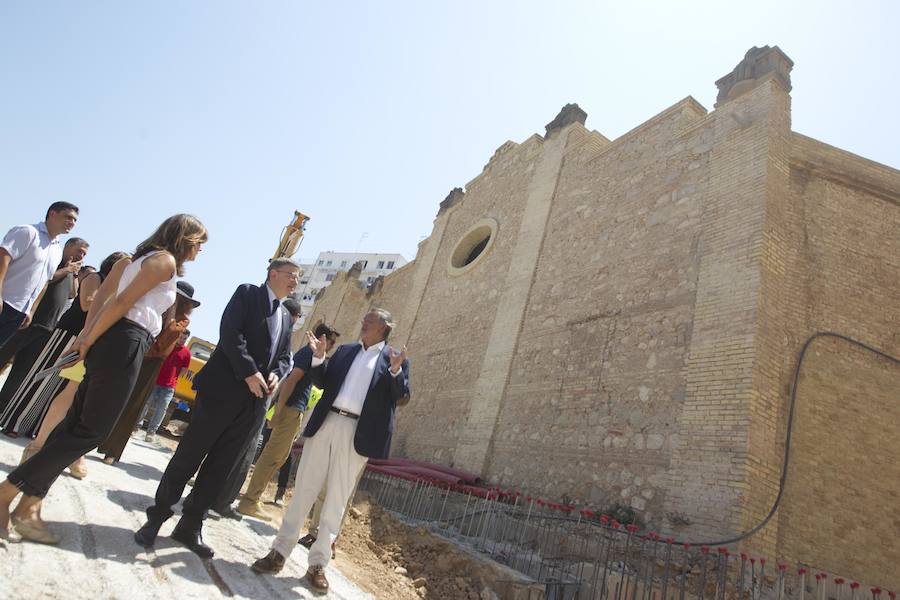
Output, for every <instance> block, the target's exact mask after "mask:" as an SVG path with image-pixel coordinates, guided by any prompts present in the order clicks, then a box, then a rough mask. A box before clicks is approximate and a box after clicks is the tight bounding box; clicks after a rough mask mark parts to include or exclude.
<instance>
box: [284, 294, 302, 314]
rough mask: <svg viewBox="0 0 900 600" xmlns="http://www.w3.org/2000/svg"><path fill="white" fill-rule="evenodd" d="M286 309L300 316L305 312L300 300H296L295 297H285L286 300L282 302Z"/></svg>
mask: <svg viewBox="0 0 900 600" xmlns="http://www.w3.org/2000/svg"><path fill="white" fill-rule="evenodd" d="M281 305H282V306H283V307H284V309H285V310H286V311H288V312H289V313H291V316H292V317H299V316H300V315H301V314H303V307H302V306H301V305H300V302H298V301H297V300H295V299H294V298H285V300H284V302H282V303H281Z"/></svg>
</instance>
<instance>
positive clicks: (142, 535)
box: [134, 521, 163, 548]
mask: <svg viewBox="0 0 900 600" xmlns="http://www.w3.org/2000/svg"><path fill="white" fill-rule="evenodd" d="M162 525H163V522H162V521H147V522H146V523H144V525H143V527H141V528H140V529H138V530H137V531H135V532H134V541H135V542H137V543H138V544H139V545H141V546H143V547H144V548H148V547H150V546H152V545H153V542H155V541H156V536H157V535H159V528H160V527H162Z"/></svg>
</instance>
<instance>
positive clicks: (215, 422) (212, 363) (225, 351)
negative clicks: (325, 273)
mask: <svg viewBox="0 0 900 600" xmlns="http://www.w3.org/2000/svg"><path fill="white" fill-rule="evenodd" d="M299 275H300V266H299V265H298V264H297V263H295V262H294V261H292V260H290V259H275V260H273V261H272V262H271V263H270V264H269V269H268V275H267V278H266V283H265V285H263V286H260V287H257V286H255V285H251V284H246V283H245V284H243V285H240V286H238V288H237V290H235V292H234V295H233V296H232V297H231V300H229V302H228V305H227V306H226V307H225V311H224V312H223V313H222V322H221V324H220V325H219V343H218V345H217V346H216V349H215V350H214V351H213V353H212V356H210V357H209V361H208V362H207V363H206V365H205V366H204V367H203V369H201V370H200V372H199V373H197V375H196V377H194V383H193V387H194V389H195V390H197V400H196V402H195V404H194V410H193V411H192V412H191V424H190V425H189V426H188V428H187V431H185V433H184V437H182V438H181V443H179V444H178V449H177V450H176V451H175V455H174V456H173V457H172V460H171V461H169V466H168V467H166V472H165V473H164V474H163V476H162V479H161V480H160V482H159V487H158V488H157V490H156V502H155V504H154V505H153V506H151V507H150V508H148V509H147V519H148V520H147V523H146V524H144V526H143V527H141V528H140V529H139V530H138V531H137V533H135V534H134V539H135V541H136V542H137V543H138V544H140V545H142V546H150V545H152V544H153V542H154V540H155V539H156V536H157V534H158V533H159V529H160V527H162V524H163V523H164V522H165V521H166V520H167V519H168V518H169V517H171V516H172V515H173V514H174V513H173V511H172V507H173V506H174V505H175V504H177V503H178V500H180V499H181V494H182V492H183V491H184V487H185V485H186V484H187V482H188V480H189V479H190V478H191V476H192V475H194V473H196V472H197V469H198V468H200V472H199V473H198V474H197V478H196V481H195V483H194V488H193V490H192V491H191V493H190V495H189V496H188V497H187V498H186V499H185V501H184V504H183V506H182V515H181V520H180V521H179V522H178V524H177V525H176V526H175V530H174V531H173V532H172V538H173V539H176V540H178V541H180V542H182V543H183V544H185V545H186V546H187V547H188V548H190V549H191V550H193V551H194V552H195V553H197V554H198V555H199V556H201V557H203V558H209V557H212V555H213V551H212V549H211V548H210V547H209V546H207V545H206V544H204V543H203V538H202V536H201V528H202V525H203V519H204V518H206V513H207V511H208V510H209V508H210V506H212V504H213V502H214V501H215V499H216V496H217V495H218V494H219V492H220V491H221V487H222V485H223V482H224V481H225V480H226V478H227V476H228V473H229V471H230V470H231V468H232V466H233V465H234V464H235V462H236V461H237V459H238V456H239V455H240V453H241V452H242V451H243V450H244V448H246V445H247V441H248V438H249V437H250V436H251V435H252V434H253V432H255V431H256V430H257V429H258V428H259V423H260V422H262V419H264V418H265V413H266V409H267V406H266V398H267V397H268V396H269V395H270V394H271V393H272V392H273V391H274V390H275V387H276V386H277V385H278V381H279V380H280V379H281V378H282V377H284V375H285V374H286V373H287V372H288V371H290V369H291V317H290V316H289V315H288V313H287V311H285V310H284V309H283V308H282V307H281V300H282V299H284V297H285V296H287V295H288V294H290V293H291V292H292V291H293V290H294V288H295V287H296V286H297V281H298V280H299ZM201 463H202V464H203V466H202V468H201V467H200V464H201Z"/></svg>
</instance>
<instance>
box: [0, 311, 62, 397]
mask: <svg viewBox="0 0 900 600" xmlns="http://www.w3.org/2000/svg"><path fill="white" fill-rule="evenodd" d="M52 333H53V331H52V330H50V329H44V328H43V327H38V326H37V325H32V326H31V327H26V328H25V329H20V330H19V331H17V332H16V333H14V334H13V336H12V337H11V338H9V340H8V341H7V342H6V344H5V345H4V346H3V347H2V348H0V365H5V364H6V363H7V362H9V360H10V359H12V358H13V357H15V360H14V361H13V364H12V367H10V369H9V375H7V376H6V382H5V383H4V384H3V388H2V389H0V412H2V411H3V410H4V409H5V408H6V405H7V404H9V401H10V399H12V397H13V395H15V393H16V391H17V390H18V389H19V386H20V385H22V382H23V381H25V377H26V376H27V375H28V371H30V370H31V367H32V366H33V365H34V363H35V361H36V360H37V359H38V357H39V356H40V355H41V351H42V350H43V349H44V346H46V345H47V340H49V339H50V335H51V334H52Z"/></svg>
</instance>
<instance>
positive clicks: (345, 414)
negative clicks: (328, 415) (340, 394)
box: [328, 406, 359, 419]
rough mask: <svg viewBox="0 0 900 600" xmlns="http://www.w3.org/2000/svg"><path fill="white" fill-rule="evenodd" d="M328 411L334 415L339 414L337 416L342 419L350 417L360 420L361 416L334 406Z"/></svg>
mask: <svg viewBox="0 0 900 600" xmlns="http://www.w3.org/2000/svg"><path fill="white" fill-rule="evenodd" d="M328 410H330V411H331V412H333V413H337V414H339V415H341V416H342V417H350V418H351V419H358V418H359V415H355V414H353V413H352V412H347V411H346V410H344V409H343V408H336V407H334V406H332V407H331V408H329V409H328Z"/></svg>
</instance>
